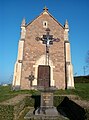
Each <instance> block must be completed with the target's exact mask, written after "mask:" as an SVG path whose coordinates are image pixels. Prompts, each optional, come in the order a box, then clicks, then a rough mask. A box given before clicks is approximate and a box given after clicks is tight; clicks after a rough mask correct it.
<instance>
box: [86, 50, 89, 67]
mask: <svg viewBox="0 0 89 120" xmlns="http://www.w3.org/2000/svg"><path fill="white" fill-rule="evenodd" d="M86 63H87V65H88V66H89V50H88V52H87V57H86Z"/></svg>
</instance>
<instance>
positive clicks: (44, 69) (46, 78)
mask: <svg viewBox="0 0 89 120" xmlns="http://www.w3.org/2000/svg"><path fill="white" fill-rule="evenodd" d="M37 85H38V86H40V87H49V86H50V66H48V65H39V66H38V80H37Z"/></svg>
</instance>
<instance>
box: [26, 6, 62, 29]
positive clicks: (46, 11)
mask: <svg viewBox="0 0 89 120" xmlns="http://www.w3.org/2000/svg"><path fill="white" fill-rule="evenodd" d="M43 10H44V11H43V12H42V13H41V14H40V15H39V16H37V17H36V18H35V19H34V20H32V21H31V22H29V23H28V24H27V25H26V27H27V26H28V25H29V24H31V23H32V22H33V21H35V20H36V19H37V18H39V17H40V16H41V15H43V14H48V15H49V16H50V17H52V18H53V19H54V20H55V21H56V22H57V23H58V24H59V25H60V26H61V27H62V28H63V29H64V26H63V25H62V24H60V23H59V22H58V21H57V20H56V19H55V18H54V17H53V16H52V15H51V14H50V13H49V12H48V8H46V7H45V8H44V9H43Z"/></svg>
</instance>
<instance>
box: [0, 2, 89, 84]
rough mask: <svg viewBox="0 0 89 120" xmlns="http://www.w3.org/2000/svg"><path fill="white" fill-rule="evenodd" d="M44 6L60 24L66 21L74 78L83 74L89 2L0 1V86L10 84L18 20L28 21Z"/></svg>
mask: <svg viewBox="0 0 89 120" xmlns="http://www.w3.org/2000/svg"><path fill="white" fill-rule="evenodd" d="M45 6H46V7H47V8H48V9H49V13H51V14H52V16H53V17H54V18H56V19H57V21H58V22H60V23H61V24H62V25H64V23H65V20H66V19H67V20H68V23H69V27H70V31H69V40H70V44H71V57H72V64H73V67H74V75H77V76H78V75H79V76H81V75H84V69H83V68H84V66H86V56H87V51H88V50H89V0H0V83H11V81H12V78H13V72H14V64H15V61H16V59H17V52H18V42H19V39H20V26H21V22H22V19H23V18H25V19H26V23H29V22H31V21H32V20H33V19H35V18H36V17H37V16H38V15H40V14H41V13H42V12H43V8H44V7H45ZM88 72H89V71H87V69H86V71H85V74H86V75H87V74H89V73H88Z"/></svg>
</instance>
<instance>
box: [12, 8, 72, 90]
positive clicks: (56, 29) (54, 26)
mask: <svg viewBox="0 0 89 120" xmlns="http://www.w3.org/2000/svg"><path fill="white" fill-rule="evenodd" d="M47 28H49V29H50V34H51V35H52V36H53V38H55V39H57V38H58V39H59V41H58V42H55V41H54V42H53V44H52V45H50V46H49V66H50V74H49V76H50V83H49V84H50V86H51V87H56V88H57V89H70V88H74V78H73V66H72V62H71V52H70V42H69V37H68V32H69V25H68V21H67V20H66V22H65V25H64V26H63V25H61V24H60V23H59V22H58V21H57V20H56V19H55V18H54V17H53V16H52V15H51V14H50V13H49V12H48V9H47V8H45V9H44V10H43V12H42V13H41V14H40V15H39V16H38V17H37V18H36V19H34V20H33V21H32V22H30V23H28V24H26V22H25V19H23V21H22V24H21V35H20V40H19V44H18V56H17V60H16V63H15V66H14V75H13V83H12V87H13V89H22V90H23V89H29V90H30V89H37V86H39V82H40V81H39V78H40V77H41V76H42V74H43V72H44V70H42V68H43V67H44V66H45V65H46V52H45V46H46V45H45V44H43V43H42V41H37V40H36V38H37V37H39V38H42V36H43V35H45V34H46V29H47ZM29 75H33V76H34V77H33V80H29V79H28V78H29ZM44 80H45V78H44V79H42V80H41V82H42V83H43V84H44ZM41 82H40V83H41ZM43 84H42V85H43ZM40 85H41V84H40Z"/></svg>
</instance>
